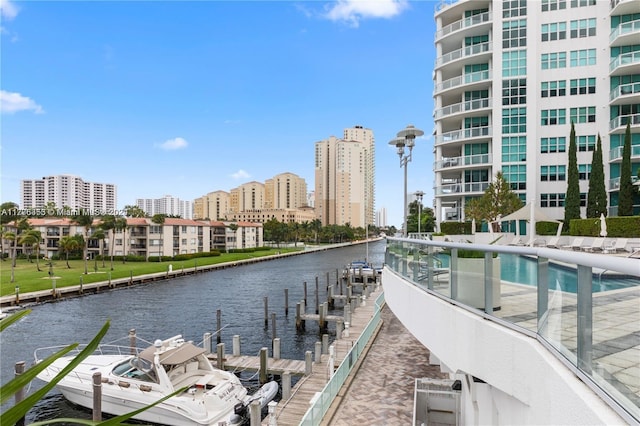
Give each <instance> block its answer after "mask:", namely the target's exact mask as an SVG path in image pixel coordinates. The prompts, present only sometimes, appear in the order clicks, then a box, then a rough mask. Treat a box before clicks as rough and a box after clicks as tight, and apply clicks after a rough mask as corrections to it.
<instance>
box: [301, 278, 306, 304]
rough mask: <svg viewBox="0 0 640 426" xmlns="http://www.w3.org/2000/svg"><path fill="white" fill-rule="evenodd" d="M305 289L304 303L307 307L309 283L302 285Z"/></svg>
mask: <svg viewBox="0 0 640 426" xmlns="http://www.w3.org/2000/svg"><path fill="white" fill-rule="evenodd" d="M302 286H303V289H304V303H305V305H306V304H307V282H306V281H304V282H303V283H302Z"/></svg>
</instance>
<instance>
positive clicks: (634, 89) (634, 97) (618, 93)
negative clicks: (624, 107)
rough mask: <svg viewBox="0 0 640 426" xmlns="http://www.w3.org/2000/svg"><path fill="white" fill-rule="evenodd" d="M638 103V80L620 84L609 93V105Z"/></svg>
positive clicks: (639, 85) (639, 99) (639, 92)
mask: <svg viewBox="0 0 640 426" xmlns="http://www.w3.org/2000/svg"><path fill="white" fill-rule="evenodd" d="M637 103H640V82H638V83H628V84H621V85H620V86H618V87H616V88H615V89H613V90H612V91H611V92H610V93H609V104H610V105H621V104H637Z"/></svg>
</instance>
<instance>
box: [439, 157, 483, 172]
mask: <svg viewBox="0 0 640 426" xmlns="http://www.w3.org/2000/svg"><path fill="white" fill-rule="evenodd" d="M490 162H491V154H476V155H465V156H462V157H445V158H443V159H442V160H438V161H436V162H435V163H434V169H435V170H440V169H446V168H449V167H458V166H462V165H465V166H469V165H473V164H489V163H490Z"/></svg>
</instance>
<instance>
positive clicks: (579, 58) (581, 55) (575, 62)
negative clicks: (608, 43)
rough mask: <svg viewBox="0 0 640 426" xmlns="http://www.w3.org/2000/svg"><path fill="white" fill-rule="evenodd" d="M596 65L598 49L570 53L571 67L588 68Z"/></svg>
mask: <svg viewBox="0 0 640 426" xmlns="http://www.w3.org/2000/svg"><path fill="white" fill-rule="evenodd" d="M595 64H596V49H584V50H572V51H571V52H570V53H569V66H571V67H586V66H588V65H595Z"/></svg>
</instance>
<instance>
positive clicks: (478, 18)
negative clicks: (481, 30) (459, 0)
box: [436, 12, 491, 40]
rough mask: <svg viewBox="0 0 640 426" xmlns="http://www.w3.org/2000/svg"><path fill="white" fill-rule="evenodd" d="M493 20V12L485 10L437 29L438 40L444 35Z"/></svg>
mask: <svg viewBox="0 0 640 426" xmlns="http://www.w3.org/2000/svg"><path fill="white" fill-rule="evenodd" d="M490 21H491V13H490V12H485V13H480V14H478V15H473V16H470V17H468V18H465V19H461V20H459V21H456V22H454V23H452V24H449V25H447V26H446V27H443V28H442V29H441V30H438V31H436V40H439V39H441V38H442V37H444V36H446V35H449V34H451V33H453V32H455V31H459V30H461V29H463V28H469V27H473V26H474V25H480V24H484V23H486V22H490Z"/></svg>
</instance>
